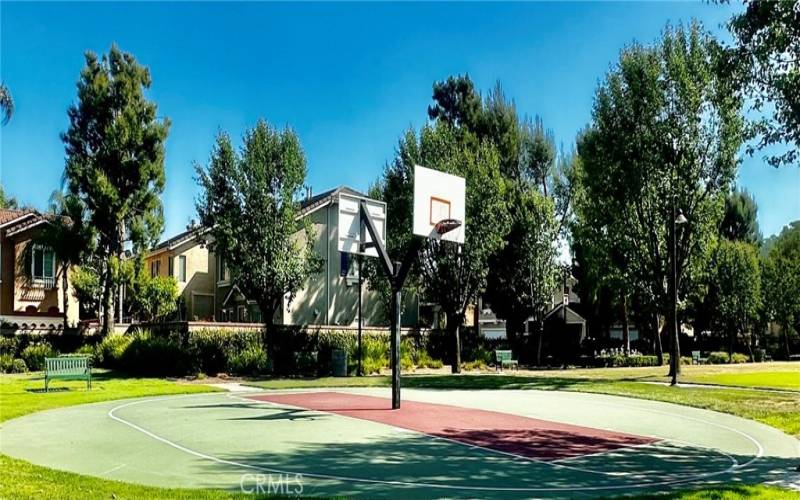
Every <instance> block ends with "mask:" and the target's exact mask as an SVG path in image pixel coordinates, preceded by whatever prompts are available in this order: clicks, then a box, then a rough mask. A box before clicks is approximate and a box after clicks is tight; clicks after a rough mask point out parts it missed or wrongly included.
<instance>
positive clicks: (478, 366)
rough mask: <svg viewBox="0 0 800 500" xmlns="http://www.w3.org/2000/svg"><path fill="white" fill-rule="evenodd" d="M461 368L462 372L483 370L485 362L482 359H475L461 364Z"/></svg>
mask: <svg viewBox="0 0 800 500" xmlns="http://www.w3.org/2000/svg"><path fill="white" fill-rule="evenodd" d="M461 367H462V368H463V369H464V370H485V369H486V362H485V361H484V360H482V359H476V360H475V361H467V362H466V363H461Z"/></svg>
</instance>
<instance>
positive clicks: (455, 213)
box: [414, 165, 467, 243]
mask: <svg viewBox="0 0 800 500" xmlns="http://www.w3.org/2000/svg"><path fill="white" fill-rule="evenodd" d="M465 196H466V182H465V181H464V178H463V177H458V176H457V175H452V174H447V173H445V172H440V171H438V170H432V169H430V168H425V167H420V166H419V165H415V166H414V234H416V235H418V236H425V237H426V238H433V239H442V240H447V241H454V242H456V243H464V228H465V226H466V224H467V221H466V220H465V218H464V215H465V212H466V210H465V208H466V200H465ZM444 219H456V220H458V221H460V222H461V226H460V227H458V228H456V229H454V230H452V231H450V232H447V233H445V234H439V233H437V232H436V231H435V230H434V226H435V225H436V224H437V223H438V222H440V221H442V220H444Z"/></svg>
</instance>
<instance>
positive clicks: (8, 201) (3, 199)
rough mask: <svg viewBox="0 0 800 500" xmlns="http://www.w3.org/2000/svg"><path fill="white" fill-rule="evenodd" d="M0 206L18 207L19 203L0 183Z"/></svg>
mask: <svg viewBox="0 0 800 500" xmlns="http://www.w3.org/2000/svg"><path fill="white" fill-rule="evenodd" d="M0 208H10V209H17V208H19V203H17V199H16V198H14V197H13V196H8V195H7V194H6V192H5V189H3V186H2V185H0Z"/></svg>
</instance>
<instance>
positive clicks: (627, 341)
mask: <svg viewBox="0 0 800 500" xmlns="http://www.w3.org/2000/svg"><path fill="white" fill-rule="evenodd" d="M622 348H623V350H624V351H625V355H626V356H627V355H629V354H630V353H631V337H630V329H629V328H628V296H627V295H625V294H624V293H623V294H622Z"/></svg>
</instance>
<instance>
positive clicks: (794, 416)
mask: <svg viewBox="0 0 800 500" xmlns="http://www.w3.org/2000/svg"><path fill="white" fill-rule="evenodd" d="M560 373H561V372H555V371H554V372H548V375H547V376H536V377H530V376H522V375H493V374H485V375H407V376H405V377H403V386H404V387H411V388H420V389H462V390H478V389H538V390H560V391H577V392H592V393H600V394H610V395H616V396H627V397H632V398H640V399H650V400H655V401H665V402H669V403H677V404H681V405H685V406H693V407H696V408H704V409H708V410H714V411H719V412H723V413H730V414H732V415H737V416H740V417H744V418H749V419H751V420H756V421H759V422H763V423H765V424H767V425H771V426H773V427H775V428H777V429H780V430H782V431H783V432H786V433H787V434H790V435H792V436H795V437H800V394H798V395H795V394H790V393H779V392H766V391H757V390H751V389H738V388H736V389H733V388H732V389H711V388H703V387H677V388H676V387H668V386H661V385H656V384H648V383H642V382H629V381H626V380H612V379H610V378H608V377H606V378H602V377H600V378H597V379H594V378H593V379H584V378H572V377H557V376H555V375H557V374H560ZM248 384H249V385H254V386H257V387H261V388H264V389H292V388H312V387H330V388H335V387H377V386H388V385H389V384H390V379H389V377H384V376H376V377H360V378H358V377H349V378H321V379H276V380H264V381H257V382H248Z"/></svg>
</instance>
